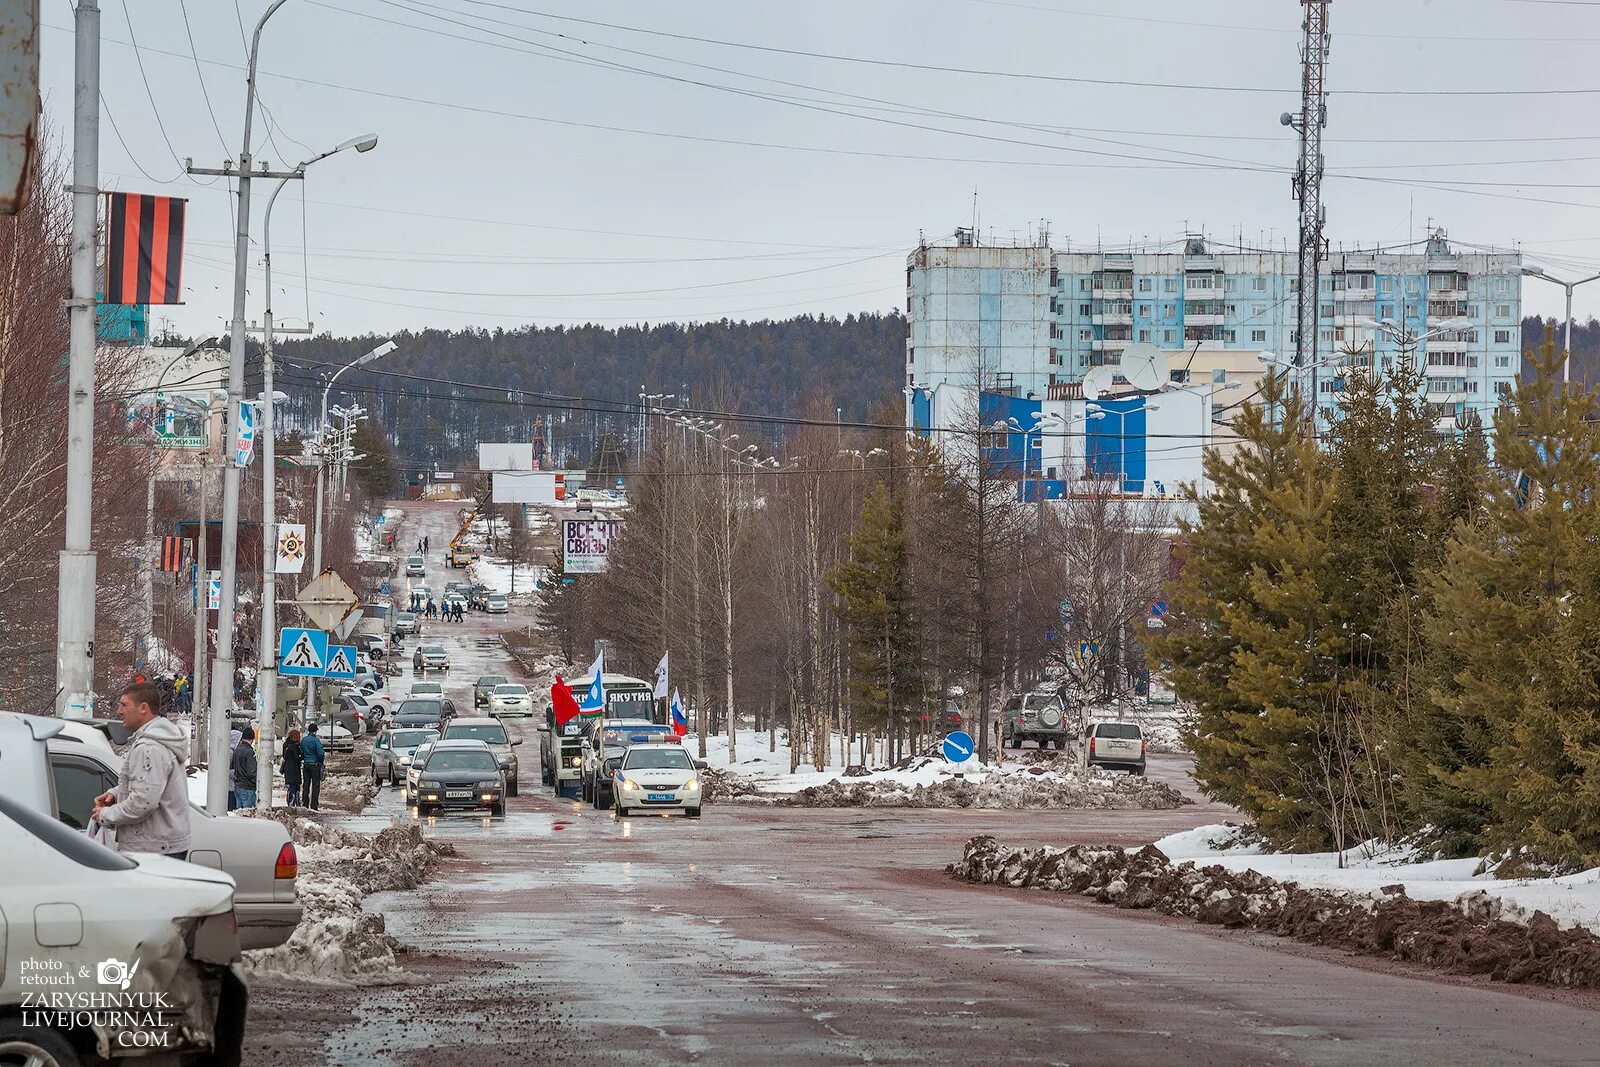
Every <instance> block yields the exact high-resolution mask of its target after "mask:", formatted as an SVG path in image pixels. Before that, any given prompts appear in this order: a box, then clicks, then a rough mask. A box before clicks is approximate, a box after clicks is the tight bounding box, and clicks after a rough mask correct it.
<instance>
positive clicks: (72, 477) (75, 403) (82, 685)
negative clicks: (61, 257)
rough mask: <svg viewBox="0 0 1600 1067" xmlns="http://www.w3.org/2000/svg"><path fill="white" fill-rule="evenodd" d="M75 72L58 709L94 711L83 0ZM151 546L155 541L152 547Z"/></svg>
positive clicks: (89, 154) (91, 143) (90, 280)
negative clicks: (65, 492)
mask: <svg viewBox="0 0 1600 1067" xmlns="http://www.w3.org/2000/svg"><path fill="white" fill-rule="evenodd" d="M76 23H77V25H76V31H75V38H74V39H75V43H76V52H75V56H74V60H73V78H72V100H73V111H72V292H71V296H70V297H69V298H68V300H67V319H68V330H69V334H68V336H69V348H68V357H67V398H68V399H67V509H66V542H65V544H64V546H63V548H62V551H61V556H60V571H59V577H58V586H57V590H56V714H57V715H59V716H62V717H63V718H74V719H86V718H89V717H90V716H91V715H93V714H94V601H95V596H94V591H95V555H94V550H93V549H92V547H91V543H90V538H89V530H90V524H91V522H92V521H93V515H92V503H93V497H94V346H95V284H94V260H95V227H96V222H97V220H98V215H97V212H98V210H99V203H100V199H99V198H100V189H99V181H100V8H99V6H98V4H97V2H96V0H78V8H77V14H76ZM145 547H146V549H148V546H145Z"/></svg>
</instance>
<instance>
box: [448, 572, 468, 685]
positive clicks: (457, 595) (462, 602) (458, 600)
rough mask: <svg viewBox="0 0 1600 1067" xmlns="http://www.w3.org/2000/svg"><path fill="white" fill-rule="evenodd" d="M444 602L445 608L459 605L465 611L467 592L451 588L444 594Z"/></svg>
mask: <svg viewBox="0 0 1600 1067" xmlns="http://www.w3.org/2000/svg"><path fill="white" fill-rule="evenodd" d="M444 604H445V607H447V608H455V607H459V608H460V609H461V610H462V611H466V610H467V594H465V593H462V592H457V591H455V590H452V591H450V592H448V593H446V594H445V595H444ZM448 669H449V668H446V670H448Z"/></svg>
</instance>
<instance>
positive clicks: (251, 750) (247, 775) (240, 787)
mask: <svg viewBox="0 0 1600 1067" xmlns="http://www.w3.org/2000/svg"><path fill="white" fill-rule="evenodd" d="M255 739H256V729H255V727H254V726H248V725H247V726H246V727H245V728H244V729H243V730H242V731H241V732H240V737H239V747H238V748H236V749H234V750H233V759H232V760H230V761H229V763H228V766H229V768H230V769H231V770H232V771H233V782H234V786H233V806H234V807H235V808H253V807H255V806H256V746H255V745H254V743H253V742H254V741H255Z"/></svg>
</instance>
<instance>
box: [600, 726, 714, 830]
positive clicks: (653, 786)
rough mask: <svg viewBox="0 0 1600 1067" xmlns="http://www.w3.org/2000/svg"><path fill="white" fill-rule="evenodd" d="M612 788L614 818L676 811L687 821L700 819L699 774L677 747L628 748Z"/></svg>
mask: <svg viewBox="0 0 1600 1067" xmlns="http://www.w3.org/2000/svg"><path fill="white" fill-rule="evenodd" d="M612 789H613V791H614V794H615V798H616V799H615V801H614V803H613V806H614V807H615V808H616V811H617V814H618V815H626V814H628V813H629V812H630V811H647V810H652V809H657V810H670V809H678V810H681V811H682V812H683V813H684V814H685V815H687V816H689V818H691V819H698V818H699V817H700V805H701V799H700V798H701V789H700V772H699V770H698V769H697V764H696V763H695V761H694V760H692V759H690V758H689V752H688V750H687V749H685V748H684V747H683V746H682V745H680V744H666V745H657V744H645V745H632V746H630V747H629V748H628V751H626V752H624V753H623V754H622V762H621V763H619V764H618V765H617V769H616V771H615V772H614V774H613V777H612Z"/></svg>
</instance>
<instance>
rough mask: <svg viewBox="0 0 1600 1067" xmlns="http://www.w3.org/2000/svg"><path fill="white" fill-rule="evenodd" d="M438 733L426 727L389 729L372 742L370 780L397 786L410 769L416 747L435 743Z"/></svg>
mask: <svg viewBox="0 0 1600 1067" xmlns="http://www.w3.org/2000/svg"><path fill="white" fill-rule="evenodd" d="M438 739H439V731H438V730H434V729H429V728H426V727H399V728H397V727H390V728H389V729H387V730H385V731H383V733H381V734H379V735H378V738H377V740H376V741H374V742H372V780H373V781H374V782H376V783H378V784H379V785H382V784H383V783H384V782H388V783H389V784H390V785H394V786H398V785H399V784H400V782H401V779H402V778H404V777H405V773H406V771H407V770H409V769H410V767H411V760H412V757H413V756H415V755H416V751H417V746H418V745H422V744H426V743H427V742H429V741H437V740H438Z"/></svg>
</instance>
